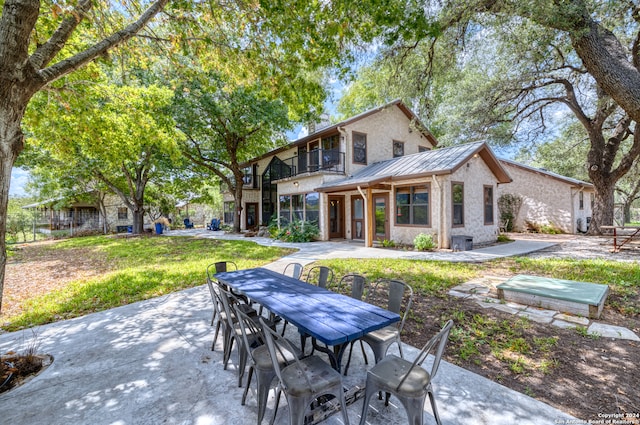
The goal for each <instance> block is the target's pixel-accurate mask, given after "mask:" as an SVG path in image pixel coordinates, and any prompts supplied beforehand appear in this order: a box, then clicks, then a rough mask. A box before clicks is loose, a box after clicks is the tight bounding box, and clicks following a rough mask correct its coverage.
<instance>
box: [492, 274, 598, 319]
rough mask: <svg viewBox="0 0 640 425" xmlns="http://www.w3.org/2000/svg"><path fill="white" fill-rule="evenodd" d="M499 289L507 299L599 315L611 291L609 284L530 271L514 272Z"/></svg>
mask: <svg viewBox="0 0 640 425" xmlns="http://www.w3.org/2000/svg"><path fill="white" fill-rule="evenodd" d="M497 289H498V297H499V298H500V299H503V300H507V301H514V302H517V303H521V304H526V305H530V306H535V307H541V308H547V309H551V310H558V311H560V312H563V313H570V314H574V315H578V316H584V317H591V318H596V319H597V318H599V317H600V315H601V314H602V309H603V308H604V302H605V300H606V299H607V295H608V294H609V286H608V285H601V284H596V283H588V282H577V281H573V280H564V279H553V278H548V277H540V276H528V275H517V276H514V277H512V278H511V279H509V280H507V281H506V282H504V283H501V284H500V285H498V286H497Z"/></svg>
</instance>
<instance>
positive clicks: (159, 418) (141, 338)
mask: <svg viewBox="0 0 640 425" xmlns="http://www.w3.org/2000/svg"><path fill="white" fill-rule="evenodd" d="M211 311H212V310H211V299H210V295H209V293H208V289H207V288H206V286H204V285H203V286H200V287H197V288H192V289H189V290H185V291H181V292H177V293H173V294H170V295H167V296H163V297H159V298H155V299H152V300H148V301H143V302H139V303H135V304H131V305H128V306H124V307H120V308H115V309H112V310H108V311H104V312H100V313H95V314H91V315H88V316H85V317H81V318H77V319H72V320H67V321H61V322H58V323H53V324H50V325H46V326H41V327H38V328H35V329H33V330H26V331H24V332H14V333H7V334H3V335H0V352H2V353H5V352H7V351H9V350H16V351H21V350H25V349H26V348H27V347H29V346H32V345H34V344H35V345H36V346H37V347H38V350H37V351H38V352H42V353H48V354H51V355H52V356H53V357H54V361H53V363H52V364H51V365H50V366H49V367H48V368H47V369H46V370H45V371H44V372H42V373H41V374H40V375H39V376H37V377H35V378H34V379H32V380H31V381H29V382H27V383H25V384H24V385H22V386H20V387H18V388H16V389H14V390H12V391H10V392H8V393H5V394H2V395H0V412H1V413H0V418H1V420H0V422H1V423H6V424H12V425H27V424H36V423H37V424H51V425H54V424H60V425H62V424H64V425H75V424H77V425H81V424H95V425H97V424H118V425H125V424H197V425H217V424H220V425H223V424H254V423H256V422H257V406H256V398H255V383H253V384H252V387H253V390H252V392H250V396H249V397H248V400H247V404H246V405H245V406H241V405H240V400H241V396H242V389H241V388H238V386H237V372H236V369H235V365H236V362H237V357H236V354H235V352H234V353H233V354H232V363H233V364H232V365H230V366H229V368H228V370H226V371H225V370H223V367H222V354H221V351H220V350H221V339H219V340H218V342H217V345H216V351H214V352H212V351H211V350H210V346H211V340H212V337H213V328H212V327H211V326H210V325H209V324H210V320H211ZM289 328H291V329H289V331H290V332H292V334H291V335H290V336H291V338H292V339H293V340H296V335H295V328H294V327H293V326H291V327H289ZM394 350H395V348H392V351H394ZM404 350H405V355H406V356H407V357H409V358H413V355H414V353H415V352H416V349H415V348H413V347H409V346H405V348H404ZM354 359H355V360H354V361H355V363H354V364H352V366H351V368H350V370H349V376H348V377H346V378H345V384H346V385H347V386H353V385H362V384H363V383H364V378H365V375H366V366H365V365H364V363H363V361H362V357H361V352H360V349H359V348H358V347H357V346H356V349H355V350H354ZM434 389H435V393H436V398H437V402H438V407H439V411H440V415H441V417H442V421H443V423H444V424H446V425H463V424H464V425H475V424H478V425H479V424H483V425H512V424H518V425H529V424H530V425H541V424H557V423H570V422H569V421H570V420H572V419H573V420H575V419H574V418H572V417H571V416H568V415H566V414H564V413H563V412H561V411H559V410H557V409H554V408H552V407H550V406H548V405H546V404H544V403H541V402H539V401H536V400H535V399H532V398H530V397H528V396H526V395H523V394H520V393H517V392H515V391H512V390H510V389H508V388H506V387H503V386H501V385H499V384H496V383H494V382H491V381H489V380H487V379H485V378H483V377H480V376H478V375H475V374H473V373H471V372H468V371H466V370H464V369H461V368H459V367H457V366H454V365H452V364H449V363H446V362H443V363H442V364H441V368H440V371H439V372H438V375H437V377H436V378H435V380H434ZM273 401H274V396H273V391H272V392H271V395H270V399H269V406H268V409H267V414H266V416H265V421H264V422H263V423H268V422H267V421H268V420H270V418H271V415H272V413H273ZM391 401H392V404H391V405H390V407H388V408H384V405H383V403H382V402H380V401H378V400H377V399H374V402H373V403H372V404H373V406H372V409H370V410H369V414H368V416H367V423H369V424H380V425H382V424H385V425H386V424H404V423H406V416H405V413H404V409H403V408H402V407H401V406H397V405H396V404H394V399H393V398H392V400H391ZM361 409H362V401H361V400H359V401H357V402H355V403H354V404H352V405H350V406H349V407H348V409H347V410H348V415H349V421H350V422H351V423H352V424H358V423H359V421H360V412H361ZM424 418H425V424H434V423H435V421H434V419H433V416H432V415H431V407H430V406H429V403H426V405H425V411H424ZM276 423H277V424H286V423H288V411H287V405H286V401H284V400H283V401H281V407H280V409H279V412H278V416H277V418H276ZM324 423H327V424H341V423H342V420H341V415H333V416H331V417H330V418H328V419H327V421H326V422H324ZM574 423H575V422H574Z"/></svg>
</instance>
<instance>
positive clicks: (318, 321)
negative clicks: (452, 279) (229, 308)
mask: <svg viewBox="0 0 640 425" xmlns="http://www.w3.org/2000/svg"><path fill="white" fill-rule="evenodd" d="M215 278H216V279H218V280H219V281H220V282H222V283H224V284H226V285H229V286H230V287H232V288H233V289H234V290H235V291H237V292H240V293H242V294H244V295H246V296H247V297H249V298H250V299H251V300H253V301H256V302H258V303H260V304H262V305H263V306H265V307H266V308H267V309H269V311H271V312H273V313H275V314H277V315H279V316H281V317H282V318H284V319H285V320H287V321H289V323H292V324H293V325H295V326H296V327H297V328H298V330H299V331H300V332H304V333H306V334H309V335H311V336H312V337H314V338H316V339H317V340H318V341H321V342H323V343H325V344H327V345H332V346H335V345H339V344H344V343H347V342H349V341H353V340H356V339H358V338H360V337H362V336H363V335H365V334H366V333H369V332H371V331H374V330H376V329H380V328H383V327H385V326H388V325H391V324H393V323H395V322H398V321H399V320H400V316H399V315H397V314H396V313H392V312H390V311H388V310H385V309H383V308H380V307H377V306H374V305H371V304H368V303H365V302H363V301H360V300H356V299H354V298H351V297H348V296H346V295H342V294H338V293H335V292H331V291H329V290H327V289H324V288H320V287H317V286H315V285H310V284H308V283H306V282H303V281H301V280H298V279H294V278H292V277H289V276H285V275H283V274H281V273H277V272H274V271H272V270H267V269H263V268H255V269H246V270H237V271H233V272H225V273H217V274H216V275H215Z"/></svg>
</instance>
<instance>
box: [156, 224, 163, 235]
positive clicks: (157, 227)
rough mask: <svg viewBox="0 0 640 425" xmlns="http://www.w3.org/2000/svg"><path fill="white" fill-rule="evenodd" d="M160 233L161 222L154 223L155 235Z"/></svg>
mask: <svg viewBox="0 0 640 425" xmlns="http://www.w3.org/2000/svg"><path fill="white" fill-rule="evenodd" d="M161 234H162V223H156V235H161Z"/></svg>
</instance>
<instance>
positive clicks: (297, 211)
mask: <svg viewBox="0 0 640 425" xmlns="http://www.w3.org/2000/svg"><path fill="white" fill-rule="evenodd" d="M319 203H320V195H319V194H318V193H316V192H311V193H306V194H299V195H280V224H283V225H285V224H287V223H289V222H290V221H292V220H301V221H317V220H318V218H319V217H320V214H319V213H320V205H319Z"/></svg>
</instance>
